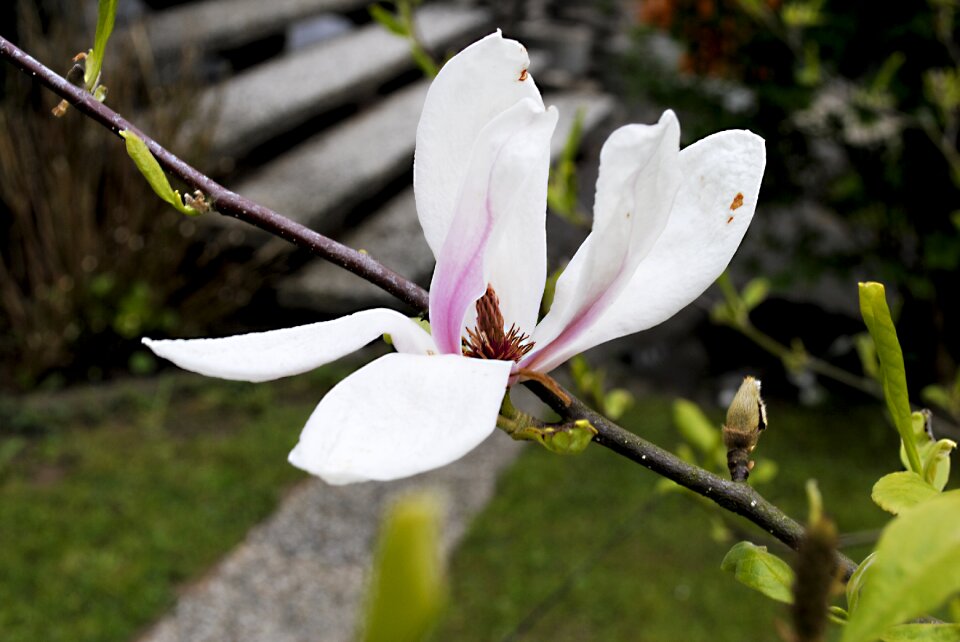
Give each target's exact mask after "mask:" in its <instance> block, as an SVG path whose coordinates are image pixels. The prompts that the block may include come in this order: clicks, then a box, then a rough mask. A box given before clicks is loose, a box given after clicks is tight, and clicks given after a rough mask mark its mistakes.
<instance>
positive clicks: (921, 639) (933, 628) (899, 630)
mask: <svg viewBox="0 0 960 642" xmlns="http://www.w3.org/2000/svg"><path fill="white" fill-rule="evenodd" d="M880 639H881V640H883V642H957V640H960V624H901V625H900V626H895V627H893V628H890V629H887V630H886V631H885V632H884V634H883V635H882V636H880Z"/></svg>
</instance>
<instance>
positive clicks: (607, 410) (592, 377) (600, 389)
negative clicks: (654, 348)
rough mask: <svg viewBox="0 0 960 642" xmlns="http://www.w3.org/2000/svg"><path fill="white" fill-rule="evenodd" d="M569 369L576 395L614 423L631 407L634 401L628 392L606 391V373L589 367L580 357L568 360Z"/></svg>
mask: <svg viewBox="0 0 960 642" xmlns="http://www.w3.org/2000/svg"><path fill="white" fill-rule="evenodd" d="M569 367H570V375H571V376H572V377H573V383H574V386H575V387H576V391H577V394H579V395H580V396H581V397H585V398H586V400H587V401H588V402H589V403H591V404H592V405H593V406H594V407H595V408H596V409H597V410H598V411H599V412H600V413H601V414H603V415H606V416H607V417H609V418H610V419H613V420H614V421H616V420H617V419H618V418H620V417H621V416H622V415H623V413H625V412H626V411H627V410H629V409H630V407H631V406H632V405H633V403H634V401H635V399H634V396H633V394H632V393H631V392H630V391H629V390H626V389H624V388H614V389H613V390H609V391H608V390H607V389H606V386H605V379H606V377H607V373H606V371H605V370H604V369H603V368H594V367H592V366H590V364H589V363H587V360H586V359H585V358H584V357H583V356H582V355H577V356H575V357H573V358H572V359H570V361H569Z"/></svg>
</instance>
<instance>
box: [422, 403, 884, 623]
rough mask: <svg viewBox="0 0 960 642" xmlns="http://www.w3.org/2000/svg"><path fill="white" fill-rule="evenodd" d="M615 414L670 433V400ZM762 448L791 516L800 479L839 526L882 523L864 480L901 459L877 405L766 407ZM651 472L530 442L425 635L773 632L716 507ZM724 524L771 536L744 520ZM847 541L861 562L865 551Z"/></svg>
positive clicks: (800, 493)
mask: <svg viewBox="0 0 960 642" xmlns="http://www.w3.org/2000/svg"><path fill="white" fill-rule="evenodd" d="M715 416H716V419H717V422H718V424H719V422H720V420H721V415H720V414H719V413H717V414H716V415H715ZM623 423H624V424H625V425H627V426H629V427H631V428H632V429H633V430H635V431H636V432H639V433H641V434H643V435H645V436H648V437H649V438H651V439H652V440H653V441H655V442H657V443H660V444H663V445H667V446H673V445H674V444H676V443H677V441H678V438H677V436H676V433H675V432H674V430H673V428H672V426H671V412H670V404H669V403H667V402H665V401H661V400H647V401H644V402H642V403H641V404H639V405H638V407H637V408H635V409H634V411H632V412H631V413H630V415H629V416H628V417H626V418H625V419H624V421H623ZM758 453H759V454H762V455H763V456H766V457H773V458H774V459H776V460H777V462H778V463H779V464H780V473H779V475H778V477H777V478H776V480H774V482H772V483H770V484H768V486H767V487H766V488H764V489H763V492H764V493H765V494H766V495H767V496H768V497H769V498H770V499H772V500H774V501H775V502H777V503H779V504H780V505H781V506H782V507H784V508H785V509H786V510H788V512H790V513H791V514H793V515H795V516H797V517H801V518H802V516H803V515H805V514H806V500H805V494H804V490H803V489H804V483H805V481H806V479H807V478H808V477H815V478H816V479H817V480H818V482H819V485H820V488H821V491H822V492H823V495H824V500H825V504H826V507H827V510H828V511H830V512H832V513H833V514H834V515H835V516H836V518H837V520H838V524H839V527H840V529H841V531H853V530H861V529H869V528H874V527H878V526H880V525H882V524H883V523H884V522H885V520H886V516H885V514H884V513H882V512H881V511H880V510H879V509H878V508H876V507H875V506H874V505H873V504H872V502H871V501H870V498H869V492H870V487H871V486H872V484H873V482H874V481H875V480H876V479H877V478H878V477H879V476H880V475H882V474H883V473H885V472H889V471H891V470H894V469H896V468H897V467H898V466H899V463H898V461H897V454H896V439H895V437H894V432H893V429H892V428H889V427H888V426H886V425H885V423H884V419H883V417H882V415H881V414H880V411H879V409H878V408H862V409H855V410H853V411H852V412H850V411H848V412H845V413H841V412H840V411H838V410H837V411H832V410H819V411H803V410H797V409H795V408H791V407H781V405H779V404H773V407H771V409H770V429H769V430H768V431H767V432H766V433H764V438H763V440H762V441H761V444H760V448H759V451H758ZM658 479H659V478H658V477H656V476H655V475H653V474H651V473H649V472H648V471H646V470H645V469H642V468H640V467H639V466H637V465H635V464H632V463H630V462H629V461H626V460H623V459H621V458H619V457H617V456H615V455H614V454H613V453H611V452H609V451H607V450H605V449H604V448H601V447H597V446H595V445H592V446H590V447H589V448H588V449H587V450H586V451H585V452H584V453H583V454H581V455H579V456H576V457H566V458H565V457H558V456H555V455H551V454H550V453H548V452H546V451H544V450H543V449H539V448H533V447H531V448H528V449H527V450H526V451H525V453H524V454H523V455H522V456H521V458H520V459H519V460H518V461H517V463H516V464H515V465H514V466H513V467H512V468H511V469H510V470H509V471H508V472H507V473H506V474H505V475H503V476H502V477H501V478H500V482H499V486H498V491H497V495H496V497H495V499H494V500H493V502H492V503H491V504H490V505H489V506H488V507H487V509H486V510H485V511H484V512H483V513H482V514H481V516H480V517H479V518H478V519H477V520H476V522H475V523H474V524H473V526H472V528H471V530H470V532H469V534H468V536H467V538H466V540H465V542H464V544H463V546H462V547H461V548H460V549H459V550H458V551H457V553H456V555H455V558H454V560H453V565H452V573H451V575H452V577H451V581H452V585H453V586H452V599H451V601H450V606H449V609H448V611H447V615H446V618H445V620H444V621H443V622H442V624H441V626H440V629H439V632H438V633H437V635H435V637H434V639H435V640H436V641H438V642H439V641H440V640H457V641H458V642H468V641H472V640H476V641H481V640H482V641H484V642H489V641H491V640H506V639H515V640H550V641H551V642H565V641H571V642H572V641H574V640H578V641H579V640H604V641H620V640H623V641H630V642H637V641H641V640H642V641H661V642H676V641H683V642H693V641H697V640H704V641H708V640H709V641H711V642H715V641H720V642H723V641H727V640H731V641H733V640H736V641H737V642H744V641H749V640H758V641H759V640H763V641H765V642H766V641H769V640H774V639H778V638H777V635H776V633H775V631H774V628H773V620H774V618H781V619H784V618H786V617H787V613H786V611H785V610H784V609H783V608H782V607H781V606H780V605H778V604H777V603H775V602H772V601H770V600H767V599H766V598H764V597H762V596H760V595H759V594H757V593H754V592H753V591H751V590H750V589H748V588H746V587H744V586H742V585H740V584H738V583H737V582H735V581H734V580H733V578H732V576H731V575H728V574H726V573H723V572H721V571H720V568H719V566H720V561H721V559H722V558H723V555H724V553H725V552H726V551H727V550H728V549H729V548H730V546H731V545H732V543H733V542H734V541H736V540H731V541H728V542H722V543H721V542H718V541H716V540H715V539H714V538H713V537H712V530H713V529H712V526H711V519H710V516H711V512H710V511H709V510H707V509H705V508H703V507H701V506H700V505H699V504H698V503H696V502H694V501H692V500H691V498H689V497H686V496H683V495H681V494H679V493H665V494H664V493H657V492H656V491H655V489H654V486H655V485H656V483H657V480H658ZM731 523H732V524H733V525H734V527H735V528H736V530H739V531H740V533H739V534H738V535H741V536H743V537H744V538H749V539H751V540H752V541H755V542H757V543H765V542H766V540H765V539H764V537H763V536H764V533H763V532H761V531H759V530H758V529H756V528H755V527H754V526H752V525H751V524H749V523H748V522H746V521H744V520H740V519H736V520H735V521H733V522H731ZM773 550H776V549H773ZM847 552H848V554H850V555H851V556H853V557H854V559H860V557H862V555H864V554H865V549H860V550H856V549H854V550H848V551H847ZM785 556H787V555H786V554H785ZM787 557H789V556H787ZM511 636H513V637H511Z"/></svg>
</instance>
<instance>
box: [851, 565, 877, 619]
mask: <svg viewBox="0 0 960 642" xmlns="http://www.w3.org/2000/svg"><path fill="white" fill-rule="evenodd" d="M876 559H877V553H876V552H873V553H870V554H869V555H867V556H866V557H865V558H863V561H862V562H860V564H859V566H857V570H855V571H854V572H853V575H851V576H850V579H849V580H847V589H846V591H847V611H848V612H849V613H853V612H854V611H856V610H857V603H858V602H859V601H860V589H861V588H863V585H864V582H865V581H866V578H867V577H868V576H869V575H870V568H871V567H872V566H873V562H874V560H876Z"/></svg>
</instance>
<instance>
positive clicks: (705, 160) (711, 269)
mask: <svg viewBox="0 0 960 642" xmlns="http://www.w3.org/2000/svg"><path fill="white" fill-rule="evenodd" d="M765 164H766V153H765V150H764V145H763V139H762V138H760V137H759V136H756V135H755V134H752V133H750V132H748V131H742V130H732V131H725V132H720V133H718V134H714V135H712V136H709V137H707V138H704V139H703V140H701V141H699V142H697V143H694V144H693V145H691V146H690V147H687V148H686V149H684V150H683V151H681V152H680V168H681V171H682V173H683V184H682V185H681V187H680V191H679V192H678V194H677V198H676V201H675V202H674V207H673V211H672V212H671V214H670V219H669V221H668V222H667V227H666V228H665V229H664V231H663V233H662V234H661V235H660V238H659V239H658V240H657V242H656V244H655V245H654V247H653V249H652V250H651V251H650V253H649V254H648V255H647V257H646V258H645V259H644V260H643V261H642V262H641V263H640V265H639V266H638V268H637V270H636V272H635V273H634V275H633V277H632V279H631V280H630V283H629V285H628V286H627V287H626V288H625V289H624V291H623V292H622V293H621V295H620V296H619V297H618V298H617V300H616V301H615V302H614V303H613V305H611V306H610V307H609V308H608V309H607V310H606V311H605V312H604V314H603V315H602V316H601V317H600V319H599V320H598V321H597V322H596V323H595V324H594V325H593V326H592V327H591V328H589V330H587V332H585V333H584V334H582V335H581V336H580V337H579V338H578V339H577V340H576V341H575V342H573V343H572V344H570V345H568V346H565V347H564V349H563V351H562V352H559V353H557V354H555V355H551V357H550V358H549V359H547V360H544V361H543V362H541V363H539V364H538V365H537V369H538V370H541V371H544V372H546V371H548V370H550V369H552V368H555V367H556V366H558V365H560V364H561V363H563V362H564V361H565V360H566V359H568V358H570V357H571V356H573V355H575V354H577V353H579V352H583V351H584V350H587V349H588V348H591V347H593V346H595V345H598V344H600V343H603V342H604V341H610V340H611V339H616V338H617V337H622V336H625V335H628V334H632V333H634V332H639V331H641V330H646V329H647V328H650V327H653V326H655V325H657V324H659V323H662V322H663V321H666V320H667V319H669V318H670V317H672V316H673V315H674V314H676V313H677V312H679V311H680V310H681V309H682V308H684V307H686V306H687V305H689V304H690V303H691V302H692V301H693V300H694V299H696V298H697V297H698V296H700V295H701V294H702V293H703V291H704V290H706V289H707V288H708V287H709V286H710V284H712V283H713V282H714V281H715V280H716V279H717V277H718V276H720V274H721V273H722V272H723V271H724V270H725V269H726V268H727V265H728V264H729V263H730V259H732V258H733V255H734V253H735V252H736V251H737V248H738V247H739V246H740V241H741V240H742V239H743V235H744V234H745V233H746V231H747V227H749V225H750V221H751V220H752V219H753V213H754V209H755V208H756V206H757V196H758V194H759V192H760V182H761V180H762V178H763V169H764V165H765Z"/></svg>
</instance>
